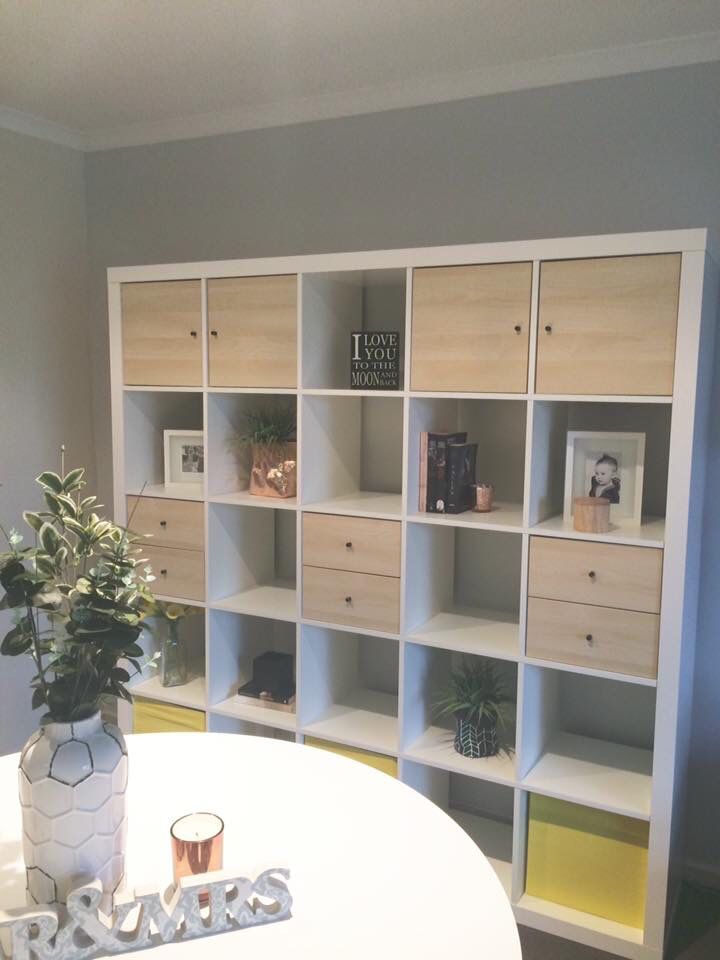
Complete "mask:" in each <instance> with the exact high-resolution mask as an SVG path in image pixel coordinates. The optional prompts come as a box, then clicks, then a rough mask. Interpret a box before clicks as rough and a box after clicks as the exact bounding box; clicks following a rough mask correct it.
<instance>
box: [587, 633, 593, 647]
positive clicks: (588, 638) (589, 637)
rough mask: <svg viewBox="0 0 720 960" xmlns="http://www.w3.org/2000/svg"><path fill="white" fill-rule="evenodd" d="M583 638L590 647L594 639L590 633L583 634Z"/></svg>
mask: <svg viewBox="0 0 720 960" xmlns="http://www.w3.org/2000/svg"><path fill="white" fill-rule="evenodd" d="M585 640H586V641H587V645H588V646H589V647H591V646H592V645H593V643H595V640H594V639H593V635H592V634H591V633H587V634H585Z"/></svg>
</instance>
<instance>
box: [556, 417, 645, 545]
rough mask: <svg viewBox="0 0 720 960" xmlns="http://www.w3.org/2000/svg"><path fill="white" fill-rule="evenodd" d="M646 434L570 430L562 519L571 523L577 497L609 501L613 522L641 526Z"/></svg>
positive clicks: (566, 456)
mask: <svg viewBox="0 0 720 960" xmlns="http://www.w3.org/2000/svg"><path fill="white" fill-rule="evenodd" d="M644 468H645V434H644V433H605V432H603V431H594V430H569V431H568V434H567V447H566V454H565V502H564V509H563V519H564V520H565V521H566V522H568V523H571V522H572V517H573V505H574V500H575V497H587V496H602V495H603V493H602V492H597V491H605V492H606V493H607V496H606V499H609V500H610V522H611V523H613V524H617V525H619V526H638V527H639V526H640V523H641V521H642V495H643V472H644Z"/></svg>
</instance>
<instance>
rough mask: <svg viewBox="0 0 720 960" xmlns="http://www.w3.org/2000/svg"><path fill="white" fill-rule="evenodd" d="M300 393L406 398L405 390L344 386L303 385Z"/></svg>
mask: <svg viewBox="0 0 720 960" xmlns="http://www.w3.org/2000/svg"><path fill="white" fill-rule="evenodd" d="M300 393H301V394H302V395H303V396H305V397H370V398H372V397H379V398H386V399H391V400H395V399H396V398H400V399H401V400H403V399H404V398H405V395H406V394H405V391H404V390H349V389H344V388H342V389H341V388H337V389H334V388H325V387H303V388H302V390H301V391H300Z"/></svg>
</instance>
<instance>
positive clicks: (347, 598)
mask: <svg viewBox="0 0 720 960" xmlns="http://www.w3.org/2000/svg"><path fill="white" fill-rule="evenodd" d="M345 603H347V604H348V606H349V605H350V604H351V603H352V597H345Z"/></svg>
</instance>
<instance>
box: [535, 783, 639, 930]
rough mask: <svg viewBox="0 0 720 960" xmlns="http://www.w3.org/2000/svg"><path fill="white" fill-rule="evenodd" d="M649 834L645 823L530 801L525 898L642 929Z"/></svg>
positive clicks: (547, 799) (543, 800) (559, 802)
mask: <svg viewBox="0 0 720 960" xmlns="http://www.w3.org/2000/svg"><path fill="white" fill-rule="evenodd" d="M649 828H650V825H649V824H648V823H647V822H646V821H645V820H635V819H633V818H632V817H623V816H619V815H618V814H615V813H607V812H606V811H604V810H594V809H593V808H591V807H584V806H580V805H579V804H576V803H567V802H566V801H564V800H554V799H552V798H551V797H542V796H539V795H537V794H533V795H531V797H530V810H529V822H528V849H527V875H526V891H527V893H529V894H530V895H531V896H533V897H539V898H541V899H543V900H550V901H552V902H553V903H559V904H562V905H563V906H566V907H571V908H572V909H574V910H582V911H583V912H584V913H591V914H593V915H595V916H598V917H604V918H605V919H607V920H614V921H616V922H617V923H624V924H626V925H627V926H630V927H636V928H640V929H641V928H642V927H643V926H644V923H645V896H646V890H647V859H648V857H647V854H648V835H649Z"/></svg>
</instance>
